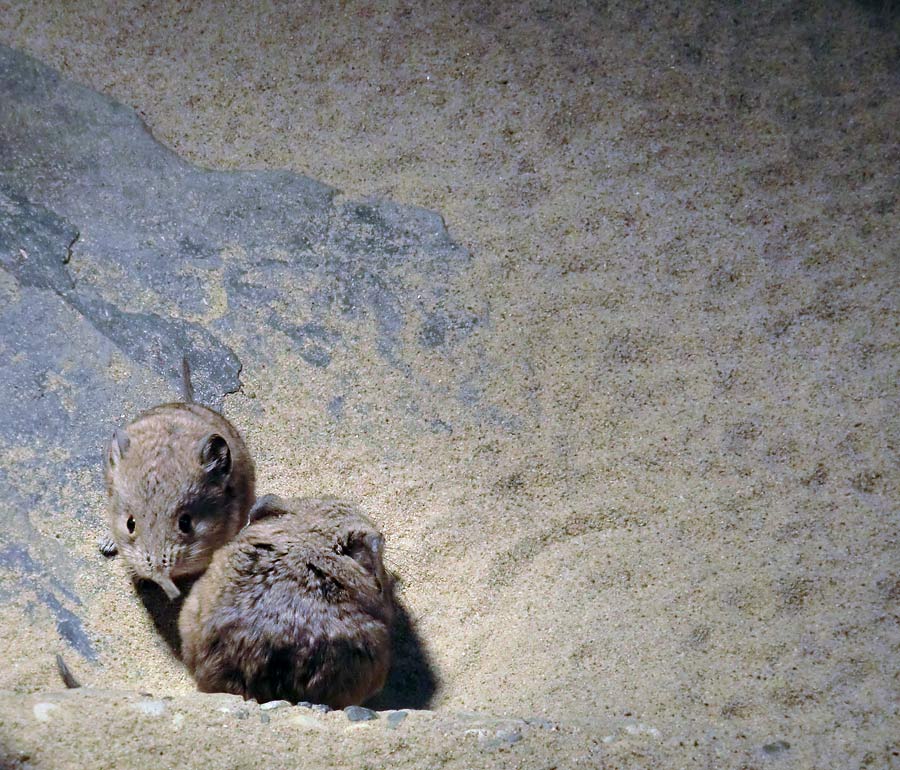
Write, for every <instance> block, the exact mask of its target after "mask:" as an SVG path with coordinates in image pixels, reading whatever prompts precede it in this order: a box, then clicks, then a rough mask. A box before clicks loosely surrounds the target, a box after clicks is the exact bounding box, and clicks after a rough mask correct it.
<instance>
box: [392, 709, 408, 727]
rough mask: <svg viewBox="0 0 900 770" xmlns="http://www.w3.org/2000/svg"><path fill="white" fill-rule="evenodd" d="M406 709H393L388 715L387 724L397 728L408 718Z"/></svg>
mask: <svg viewBox="0 0 900 770" xmlns="http://www.w3.org/2000/svg"><path fill="white" fill-rule="evenodd" d="M406 715H407V712H406V711H392V712H391V713H390V714H388V715H387V726H388V727H390V728H391V729H392V730H396V729H397V727H398V726H399V725H400V723H401V722H402V721H403V720H404V719H406Z"/></svg>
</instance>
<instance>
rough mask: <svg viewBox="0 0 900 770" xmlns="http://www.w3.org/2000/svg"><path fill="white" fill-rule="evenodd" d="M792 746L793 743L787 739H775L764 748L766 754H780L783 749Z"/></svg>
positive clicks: (785, 749)
mask: <svg viewBox="0 0 900 770" xmlns="http://www.w3.org/2000/svg"><path fill="white" fill-rule="evenodd" d="M790 747H791V744H790V743H788V742H787V741H773V742H772V743H767V744H766V745H765V746H763V747H762V749H763V751H764V752H766V754H780V753H781V752H782V751H787V750H788V749H789V748H790Z"/></svg>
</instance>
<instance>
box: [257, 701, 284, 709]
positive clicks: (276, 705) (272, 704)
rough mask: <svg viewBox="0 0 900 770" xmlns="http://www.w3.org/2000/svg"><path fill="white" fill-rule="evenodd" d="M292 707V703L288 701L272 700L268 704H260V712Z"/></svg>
mask: <svg viewBox="0 0 900 770" xmlns="http://www.w3.org/2000/svg"><path fill="white" fill-rule="evenodd" d="M290 705H291V704H290V702H289V701H286V700H270V701H267V702H266V703H260V704H259V710H260V711H271V710H272V709H280V708H284V707H285V706H290Z"/></svg>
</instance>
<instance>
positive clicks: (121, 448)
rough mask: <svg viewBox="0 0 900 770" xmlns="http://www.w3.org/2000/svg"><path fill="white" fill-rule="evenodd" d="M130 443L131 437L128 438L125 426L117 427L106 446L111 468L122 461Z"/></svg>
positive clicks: (107, 459)
mask: <svg viewBox="0 0 900 770" xmlns="http://www.w3.org/2000/svg"><path fill="white" fill-rule="evenodd" d="M130 444H131V439H129V438H128V434H127V433H126V432H125V429H124V428H116V429H115V430H114V431H113V434H112V438H110V440H109V444H108V445H107V447H106V462H107V464H108V465H109V467H110V468H115V467H116V466H117V465H118V464H119V463H120V462H121V461H122V458H123V457H124V456H125V453H126V452H127V451H128V447H129V445H130Z"/></svg>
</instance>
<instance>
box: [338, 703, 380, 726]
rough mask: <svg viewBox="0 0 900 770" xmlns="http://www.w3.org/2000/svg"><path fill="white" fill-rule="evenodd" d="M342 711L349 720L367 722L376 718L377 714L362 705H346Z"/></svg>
mask: <svg viewBox="0 0 900 770" xmlns="http://www.w3.org/2000/svg"><path fill="white" fill-rule="evenodd" d="M344 713H345V714H346V715H347V719H349V720H350V721H351V722H368V721H369V720H370V719H378V714H376V713H375V712H374V711H372V709H367V708H365V707H363V706H347V708H345V709H344Z"/></svg>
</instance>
